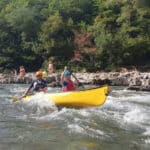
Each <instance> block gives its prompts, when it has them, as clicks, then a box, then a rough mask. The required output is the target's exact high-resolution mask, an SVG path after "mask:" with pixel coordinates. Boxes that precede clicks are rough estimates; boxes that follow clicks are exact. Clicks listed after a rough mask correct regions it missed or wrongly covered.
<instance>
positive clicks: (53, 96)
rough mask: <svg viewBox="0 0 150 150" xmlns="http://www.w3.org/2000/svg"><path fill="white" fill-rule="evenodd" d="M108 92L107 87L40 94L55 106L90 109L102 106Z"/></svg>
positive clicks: (29, 97) (28, 97)
mask: <svg viewBox="0 0 150 150" xmlns="http://www.w3.org/2000/svg"><path fill="white" fill-rule="evenodd" d="M108 92H109V87H108V86H103V87H99V88H94V89H87V90H81V91H71V92H61V93H42V94H43V97H44V98H46V99H48V100H50V101H52V102H53V103H54V104H55V105H57V106H67V107H90V106H100V105H102V104H104V102H105V101H106V98H107V94H108ZM34 96H36V94H35V95H31V96H26V97H25V98H23V99H22V100H24V101H26V100H30V99H31V98H33V97H34Z"/></svg>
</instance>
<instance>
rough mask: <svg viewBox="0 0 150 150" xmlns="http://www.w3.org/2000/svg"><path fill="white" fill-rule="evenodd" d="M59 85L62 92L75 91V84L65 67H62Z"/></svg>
mask: <svg viewBox="0 0 150 150" xmlns="http://www.w3.org/2000/svg"><path fill="white" fill-rule="evenodd" d="M76 81H77V80H76ZM61 84H62V91H74V90H75V89H76V85H75V83H74V82H73V81H72V80H71V72H70V71H69V69H68V67H67V66H65V67H64V71H63V72H62V74H61ZM77 84H78V81H77Z"/></svg>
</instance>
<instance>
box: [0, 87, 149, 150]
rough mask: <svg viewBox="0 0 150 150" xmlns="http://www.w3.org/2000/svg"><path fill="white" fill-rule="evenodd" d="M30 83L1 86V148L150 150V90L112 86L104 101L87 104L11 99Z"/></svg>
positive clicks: (38, 99)
mask: <svg viewBox="0 0 150 150" xmlns="http://www.w3.org/2000/svg"><path fill="white" fill-rule="evenodd" d="M26 87H27V86H26V85H20V84H19V85H13V84H11V85H0V150H1V149H2V150H11V149H12V150H50V149H51V150H108V149H111V150H120V149H122V150H149V147H150V116H149V114H150V95H149V93H144V92H134V91H128V90H125V89H124V88H114V87H111V93H110V95H109V96H108V98H107V101H106V103H105V104H104V105H103V106H101V107H91V108H83V109H73V108H62V109H61V110H59V109H58V108H57V107H56V106H55V105H54V104H52V103H50V102H49V101H48V100H46V99H44V98H41V97H36V98H34V99H32V101H28V102H21V101H20V102H18V103H12V102H10V99H11V98H12V97H14V96H20V95H21V94H22V93H23V91H24V90H25V88H26ZM58 90H59V89H56V88H54V89H49V92H58Z"/></svg>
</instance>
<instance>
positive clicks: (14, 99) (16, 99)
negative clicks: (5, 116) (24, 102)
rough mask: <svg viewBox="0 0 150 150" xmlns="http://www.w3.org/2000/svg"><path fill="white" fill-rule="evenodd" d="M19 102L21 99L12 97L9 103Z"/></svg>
mask: <svg viewBox="0 0 150 150" xmlns="http://www.w3.org/2000/svg"><path fill="white" fill-rule="evenodd" d="M19 100H21V98H18V97H14V98H13V99H12V100H11V101H12V102H17V101H19Z"/></svg>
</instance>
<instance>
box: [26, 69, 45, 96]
mask: <svg viewBox="0 0 150 150" xmlns="http://www.w3.org/2000/svg"><path fill="white" fill-rule="evenodd" d="M35 76H36V78H37V79H36V80H34V81H33V82H32V83H31V85H30V86H29V88H28V89H27V90H26V91H25V93H24V95H23V97H25V96H26V95H27V94H28V93H29V92H30V91H31V89H32V91H33V92H42V91H43V92H45V91H46V90H47V82H46V81H45V80H44V79H43V78H42V77H43V73H42V71H37V72H36V73H35Z"/></svg>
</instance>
